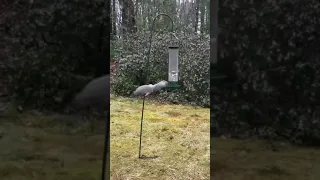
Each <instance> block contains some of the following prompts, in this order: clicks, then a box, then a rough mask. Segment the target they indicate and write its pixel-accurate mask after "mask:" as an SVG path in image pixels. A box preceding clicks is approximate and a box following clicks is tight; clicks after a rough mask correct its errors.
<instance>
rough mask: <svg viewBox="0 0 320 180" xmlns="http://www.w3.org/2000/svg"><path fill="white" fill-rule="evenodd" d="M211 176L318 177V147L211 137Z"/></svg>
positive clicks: (249, 179)
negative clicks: (271, 146)
mask: <svg viewBox="0 0 320 180" xmlns="http://www.w3.org/2000/svg"><path fill="white" fill-rule="evenodd" d="M211 141H212V144H213V147H214V151H213V152H211V155H212V156H211V178H212V179H220V180H224V179H225V180H318V179H320V149H319V148H318V149H316V148H302V147H295V146H292V145H289V144H284V143H275V144H276V146H277V147H278V148H277V149H278V151H272V150H271V149H270V148H269V146H268V143H266V142H264V141H249V140H248V141H243V140H223V139H211Z"/></svg>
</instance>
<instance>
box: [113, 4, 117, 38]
mask: <svg viewBox="0 0 320 180" xmlns="http://www.w3.org/2000/svg"><path fill="white" fill-rule="evenodd" d="M116 22H117V12H116V0H112V35H113V37H116V36H117V26H116Z"/></svg>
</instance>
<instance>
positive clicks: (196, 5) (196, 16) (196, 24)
mask: <svg viewBox="0 0 320 180" xmlns="http://www.w3.org/2000/svg"><path fill="white" fill-rule="evenodd" d="M195 3H196V4H195V19H194V32H196V33H197V32H198V24H199V23H198V21H199V5H200V0H196V2H195Z"/></svg>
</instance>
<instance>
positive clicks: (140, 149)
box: [139, 96, 146, 159]
mask: <svg viewBox="0 0 320 180" xmlns="http://www.w3.org/2000/svg"><path fill="white" fill-rule="evenodd" d="M145 98H146V96H143V101H142V111H141V124H140V145H139V159H140V158H141V157H142V156H141V148H142V147H141V140H142V122H143V111H144V99H145Z"/></svg>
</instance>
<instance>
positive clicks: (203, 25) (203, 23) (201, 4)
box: [200, 0, 206, 34]
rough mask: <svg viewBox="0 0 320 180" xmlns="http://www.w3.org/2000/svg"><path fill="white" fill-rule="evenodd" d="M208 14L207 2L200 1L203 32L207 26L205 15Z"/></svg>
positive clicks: (201, 31)
mask: <svg viewBox="0 0 320 180" xmlns="http://www.w3.org/2000/svg"><path fill="white" fill-rule="evenodd" d="M205 14H206V4H205V1H204V0H201V2H200V24H201V25H200V33H201V34H203V33H204V31H205V28H206V24H205V22H204V16H205Z"/></svg>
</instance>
